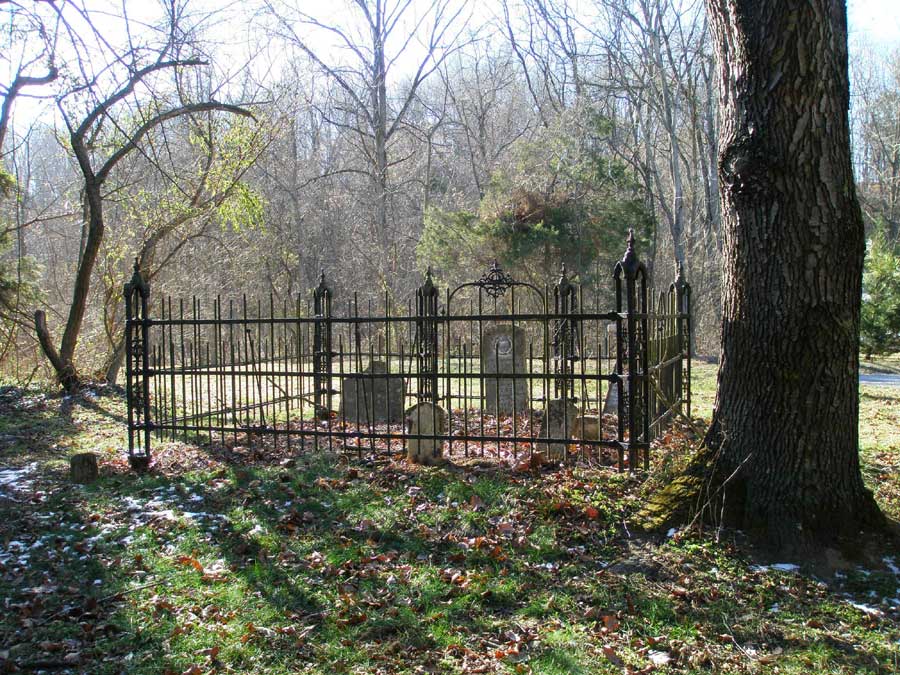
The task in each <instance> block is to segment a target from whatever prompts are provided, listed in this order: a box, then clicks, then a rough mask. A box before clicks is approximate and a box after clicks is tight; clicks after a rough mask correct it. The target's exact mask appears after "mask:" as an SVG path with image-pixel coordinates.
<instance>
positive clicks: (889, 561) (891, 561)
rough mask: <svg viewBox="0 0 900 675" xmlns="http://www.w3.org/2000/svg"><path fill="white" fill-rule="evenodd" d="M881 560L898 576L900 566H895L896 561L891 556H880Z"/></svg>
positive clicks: (899, 574)
mask: <svg viewBox="0 0 900 675" xmlns="http://www.w3.org/2000/svg"><path fill="white" fill-rule="evenodd" d="M881 561H882V562H883V563H884V564H885V565H887V567H888V569H889V570H890V571H891V572H893V573H894V574H895V575H897V576H900V567H897V563H896V562H895V561H894V559H893V558H887V557H886V558H882V559H881Z"/></svg>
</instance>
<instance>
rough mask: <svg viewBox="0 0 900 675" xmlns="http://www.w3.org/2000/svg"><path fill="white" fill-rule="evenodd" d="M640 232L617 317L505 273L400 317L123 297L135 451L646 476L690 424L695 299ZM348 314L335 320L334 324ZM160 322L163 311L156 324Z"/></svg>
mask: <svg viewBox="0 0 900 675" xmlns="http://www.w3.org/2000/svg"><path fill="white" fill-rule="evenodd" d="M647 276H648V275H647V269H646V267H645V266H644V265H643V263H641V262H640V260H639V259H638V256H637V253H636V252H635V250H634V238H633V235H630V236H629V240H628V246H627V249H626V251H625V255H624V256H623V258H622V260H621V261H620V262H618V263H617V264H616V266H615V269H614V271H613V278H614V282H615V308H614V309H613V310H612V311H600V309H601V308H600V307H599V304H600V303H599V301H597V300H595V302H594V303H593V304H594V306H589V305H590V302H589V299H586V298H585V295H586V294H585V292H584V289H583V288H582V287H581V286H579V285H578V284H576V283H574V282H573V281H572V280H570V279H569V277H568V275H567V273H566V270H565V268H563V270H562V272H561V274H560V277H559V280H558V282H557V283H556V284H555V285H554V286H552V287H549V288H547V287H545V288H543V289H541V288H538V287H537V286H535V285H533V284H531V283H528V282H521V281H517V280H515V279H513V278H512V277H510V276H509V275H508V274H506V273H505V272H504V271H503V270H502V269H501V268H500V267H499V266H498V265H497V264H496V263H495V264H494V265H493V266H492V267H491V269H490V270H489V271H488V272H487V273H485V274H484V275H483V276H482V277H481V278H480V279H478V280H477V281H472V282H469V283H466V284H462V285H461V286H458V287H456V288H454V289H445V290H444V291H443V292H442V291H441V290H440V289H439V288H438V287H437V286H436V285H435V283H434V280H433V279H432V276H431V271H430V270H429V271H428V272H427V273H426V275H425V280H424V282H423V284H422V286H421V287H419V289H417V291H416V293H415V297H414V298H411V299H410V300H409V302H408V303H407V304H406V306H405V307H397V306H396V305H395V304H394V303H391V302H390V300H389V299H388V298H385V299H384V302H383V306H382V307H380V308H378V309H373V307H372V306H371V304H369V303H367V304H366V306H365V307H361V306H360V303H359V300H358V296H356V295H354V296H353V297H350V298H345V299H339V298H337V297H335V295H334V293H333V292H332V290H331V288H330V287H329V285H328V283H327V279H326V276H325V274H324V272H323V274H322V276H321V279H320V282H319V284H318V286H317V287H316V288H315V289H313V292H312V294H311V302H304V301H303V300H302V299H301V298H297V300H296V302H294V303H292V304H291V305H290V306H289V305H288V303H286V302H282V303H280V304H276V303H275V301H274V299H273V298H272V297H269V298H268V300H267V302H266V303H265V304H263V303H262V302H261V301H259V300H257V301H256V302H255V303H252V302H248V300H247V298H246V297H243V298H241V299H240V300H239V301H235V300H228V301H225V300H223V299H222V298H215V299H214V300H213V301H212V303H211V305H212V306H211V308H209V307H204V306H203V303H201V301H200V300H198V299H197V298H192V299H190V300H189V301H187V302H185V301H184V300H179V301H177V302H175V301H173V300H172V299H171V298H163V299H161V300H160V301H159V302H158V303H156V304H153V303H151V297H150V289H149V286H148V284H147V283H146V282H145V281H144V280H143V278H142V277H141V274H140V270H139V269H138V268H137V265H135V271H134V276H133V277H132V279H131V281H130V282H129V283H128V284H126V286H125V303H126V316H127V321H126V327H125V331H126V335H125V348H126V357H127V358H126V378H127V385H126V390H127V398H128V447H129V457H130V460H131V462H132V464H133V466H135V467H136V468H140V467H146V466H147V465H149V461H150V455H151V440H152V438H157V439H160V440H175V439H179V438H180V439H182V440H186V441H192V442H220V443H223V444H226V445H231V446H235V445H246V444H251V443H255V442H260V441H261V440H262V439H266V438H268V439H271V441H270V442H271V443H273V444H274V445H275V446H276V448H277V447H278V446H279V445H280V444H284V445H285V446H286V448H287V449H289V450H290V449H296V451H298V452H302V451H307V450H309V451H316V450H324V449H327V450H329V451H333V452H335V451H340V452H355V453H359V454H362V453H364V452H378V451H384V452H401V451H402V452H405V453H407V455H408V456H409V457H410V459H411V460H413V461H420V462H424V463H433V462H437V461H441V460H442V459H443V458H444V457H445V456H447V455H451V456H452V455H464V456H467V457H468V456H471V455H480V456H483V455H494V456H498V457H501V458H511V459H518V458H519V457H520V456H522V455H526V456H528V457H529V458H531V457H533V455H534V453H536V452H539V453H542V454H544V455H545V456H546V457H548V458H549V459H553V460H556V459H561V460H568V459H570V458H571V457H573V456H577V457H580V458H581V459H583V460H586V461H601V462H605V463H610V464H616V465H617V466H618V468H619V469H620V470H624V469H625V468H626V467H628V468H630V469H632V470H633V469H637V468H641V467H642V468H644V469H648V468H649V465H650V444H651V441H652V440H653V438H654V436H655V435H656V434H657V433H658V431H659V430H660V429H661V428H662V426H663V425H664V424H666V423H667V422H668V421H669V420H670V419H671V418H672V416H673V415H674V414H675V413H676V411H679V410H684V411H686V412H687V413H688V414H689V413H690V410H689V408H690V286H689V285H688V284H687V283H686V282H685V280H684V279H683V275H682V274H681V271H680V269H679V272H678V275H677V277H676V279H675V281H674V282H673V283H672V284H671V285H670V286H669V287H668V289H666V290H664V291H661V292H660V293H658V294H657V295H654V296H651V294H650V291H649V286H648V278H647ZM339 305H340V309H339ZM154 311H155V313H153V312H154Z"/></svg>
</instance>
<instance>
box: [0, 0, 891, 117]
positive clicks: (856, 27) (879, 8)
mask: <svg viewBox="0 0 900 675" xmlns="http://www.w3.org/2000/svg"><path fill="white" fill-rule="evenodd" d="M309 1H310V0H295V2H297V3H298V4H299V6H301V7H305V4H304V3H306V2H309ZM422 1H424V2H427V0H422ZM495 1H496V0H488V1H486V0H475V5H476V7H480V9H482V10H483V9H485V8H486V7H489V6H491V5H492V4H493V2H495ZM119 2H121V3H122V4H123V6H125V7H126V8H127V10H128V12H129V14H130V16H131V18H132V19H135V18H137V19H141V18H144V17H142V16H141V14H142V12H143V13H146V10H147V8H148V6H152V5H153V3H148V0H87V3H86V4H87V5H88V7H91V8H92V9H99V8H101V7H102V8H106V7H116V6H118V3H119ZM195 2H197V4H198V6H199V7H200V8H201V9H202V8H208V7H209V6H212V7H216V8H218V9H222V10H224V11H223V12H222V13H221V14H220V15H219V20H220V22H221V23H220V24H219V26H218V27H217V28H216V29H214V30H215V31H217V32H222V33H223V34H224V35H228V38H226V39H224V40H222V42H228V41H229V39H230V40H240V39H241V37H243V36H242V32H243V31H242V29H243V28H246V25H243V26H241V27H239V28H237V29H236V30H235V29H234V28H233V27H231V23H233V22H234V20H233V19H232V16H234V12H235V11H238V12H239V11H240V8H241V7H244V8H246V7H247V6H248V5H249V4H251V3H247V2H245V1H243V0H236V1H233V0H228V1H224V2H223V0H195ZM418 2H419V0H413V6H412V9H413V10H415V8H416V6H417V4H418ZM330 3H331V5H330V6H331V8H332V10H334V9H336V8H338V7H341V6H342V2H341V0H330ZM497 4H499V3H497ZM316 6H317V7H319V8H320V9H321V7H322V5H321V4H319V3H317V4H316ZM324 6H325V7H328V6H329V0H325V3H324ZM847 10H848V21H849V29H850V36H849V37H850V49H851V54H852V53H853V51H854V46H861V45H863V44H865V45H869V46H872V47H875V48H876V50H877V49H879V48H885V49H896V48H900V0H848V2H847ZM412 13H415V12H414V11H413V12H412ZM102 22H103V19H102V18H100V23H102ZM223 27H224V30H223ZM222 46H224V45H222ZM225 49H226V50H227V49H228V47H225ZM413 51H414V50H413ZM2 61H5V59H0V69H2V68H4V67H6V68H9V67H12V65H13V64H12V63H11V62H6V63H2ZM230 61H231V62H232V66H234V65H235V64H241V63H243V60H242V59H240V58H235V59H231V60H230ZM398 65H399V64H398ZM416 65H417V64H416ZM399 70H403V68H402V67H401V68H398V71H399ZM3 78H4V81H9V80H8V78H6V74H5V73H4V74H3ZM48 107H49V106H48V104H47V103H46V102H44V104H39V103H38V102H37V101H36V100H34V99H30V100H29V99H28V98H24V99H21V100H19V101H18V102H17V105H16V108H17V109H16V111H15V113H17V114H16V115H15V116H14V120H15V118H19V119H21V118H22V117H23V116H24V118H26V119H34V118H35V117H36V116H40V113H39V112H38V111H39V110H41V109H42V108H44V109H46V108H48ZM51 114H52V113H51ZM14 124H15V122H14Z"/></svg>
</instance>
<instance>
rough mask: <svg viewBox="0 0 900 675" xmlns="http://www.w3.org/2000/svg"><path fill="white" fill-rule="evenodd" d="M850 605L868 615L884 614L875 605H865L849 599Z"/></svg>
mask: <svg viewBox="0 0 900 675" xmlns="http://www.w3.org/2000/svg"><path fill="white" fill-rule="evenodd" d="M850 605H851V606H852V607H856V609H858V610H859V611H861V612H865V613H866V614H868V615H869V616H884V612H882V611H881V610H880V609H878V608H877V607H872V606H871V605H865V604H863V603H861V602H853V601H852V600H851V601H850Z"/></svg>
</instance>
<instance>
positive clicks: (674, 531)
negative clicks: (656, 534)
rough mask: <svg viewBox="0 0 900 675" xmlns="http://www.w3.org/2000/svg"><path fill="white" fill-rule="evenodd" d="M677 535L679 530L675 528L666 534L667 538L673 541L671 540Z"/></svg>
mask: <svg viewBox="0 0 900 675" xmlns="http://www.w3.org/2000/svg"><path fill="white" fill-rule="evenodd" d="M676 534H678V529H677V528H674V527H673V528H671V529H670V530H669V531H668V532H666V537H668V538H669V539H671V538H672V537H674V536H675V535H676Z"/></svg>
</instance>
